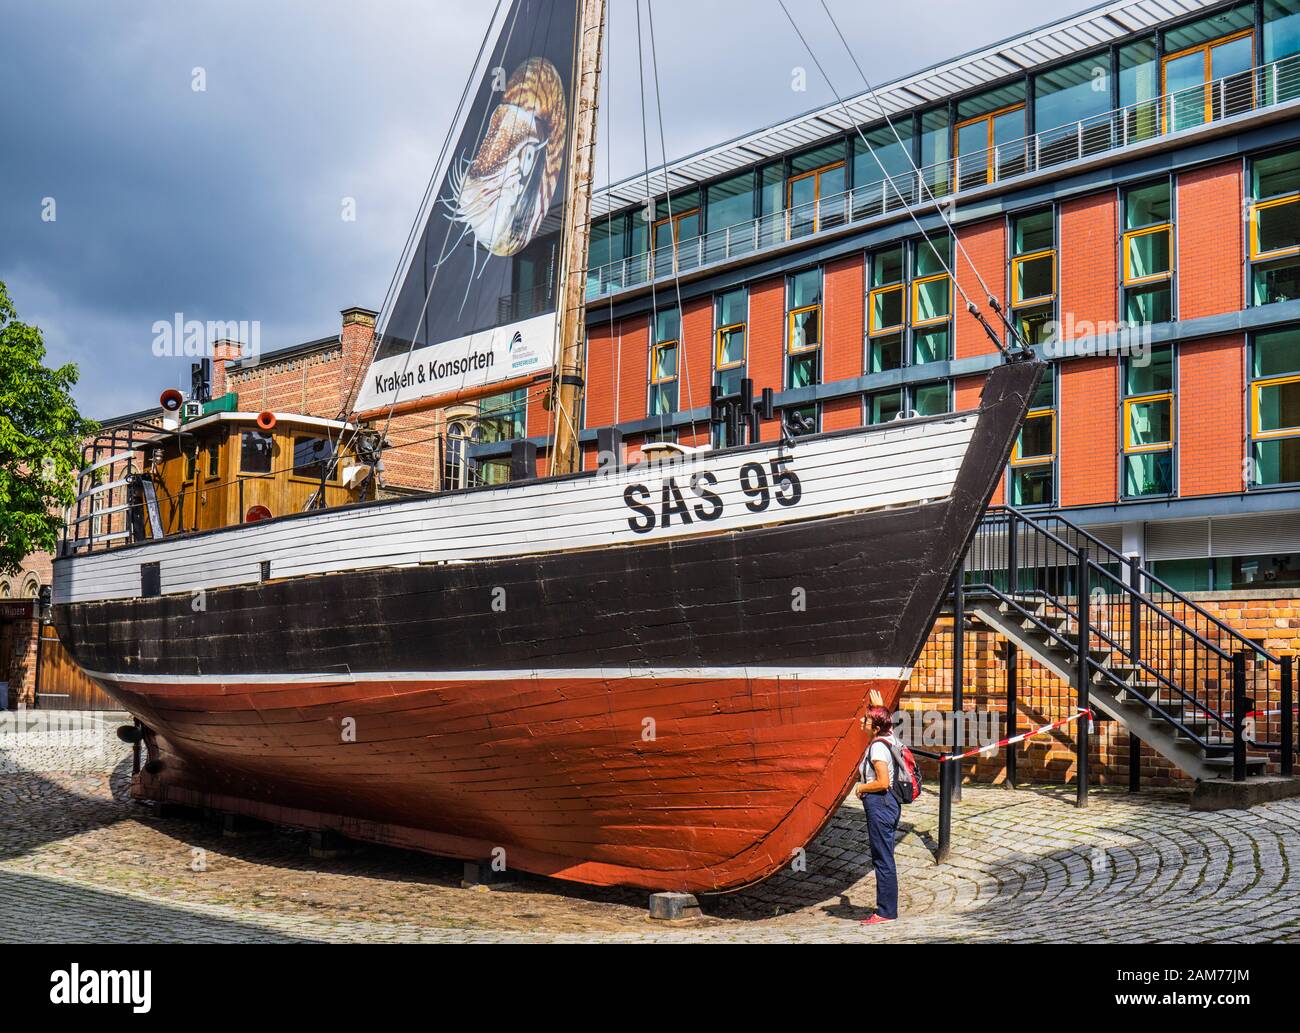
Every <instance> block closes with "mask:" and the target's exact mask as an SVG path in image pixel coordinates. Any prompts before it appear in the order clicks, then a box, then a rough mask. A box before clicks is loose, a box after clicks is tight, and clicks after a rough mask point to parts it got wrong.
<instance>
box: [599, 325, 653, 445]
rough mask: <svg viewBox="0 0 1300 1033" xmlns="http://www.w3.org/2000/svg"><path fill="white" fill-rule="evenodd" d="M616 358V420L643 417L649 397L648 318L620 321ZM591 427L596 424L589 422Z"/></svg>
mask: <svg viewBox="0 0 1300 1033" xmlns="http://www.w3.org/2000/svg"><path fill="white" fill-rule="evenodd" d="M621 330H622V332H621V333H620V335H619V339H618V355H617V356H616V357H615V367H616V368H615V377H616V382H617V384H618V405H617V409H616V413H615V415H616V416H617V419H618V422H619V423H630V422H631V421H633V420H642V419H645V415H646V409H647V407H648V404H649V400H650V317H649V316H637V317H636V318H634V319H627V320H624V321H623V324H622V328H621ZM592 426H596V425H595V424H592Z"/></svg>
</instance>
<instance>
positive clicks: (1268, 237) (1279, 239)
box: [1249, 150, 1300, 305]
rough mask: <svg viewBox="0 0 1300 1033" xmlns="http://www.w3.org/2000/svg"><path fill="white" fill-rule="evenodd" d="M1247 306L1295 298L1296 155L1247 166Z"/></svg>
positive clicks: (1299, 192) (1299, 188)
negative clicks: (1248, 241) (1248, 254)
mask: <svg viewBox="0 0 1300 1033" xmlns="http://www.w3.org/2000/svg"><path fill="white" fill-rule="evenodd" d="M1250 192H1251V205H1250V243H1249V248H1250V283H1251V290H1250V300H1251V304H1252V305H1272V304H1275V303H1277V302H1279V301H1291V300H1293V299H1294V298H1300V150H1293V151H1283V152H1281V153H1278V154H1270V155H1266V156H1264V157H1260V158H1254V159H1252V161H1251V163H1250Z"/></svg>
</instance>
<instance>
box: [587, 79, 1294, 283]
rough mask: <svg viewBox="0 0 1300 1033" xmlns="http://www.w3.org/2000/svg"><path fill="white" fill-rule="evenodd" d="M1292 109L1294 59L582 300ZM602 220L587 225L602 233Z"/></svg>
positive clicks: (665, 259)
mask: <svg viewBox="0 0 1300 1033" xmlns="http://www.w3.org/2000/svg"><path fill="white" fill-rule="evenodd" d="M1297 100H1300V55H1294V56H1291V57H1287V58H1283V59H1282V60H1279V61H1272V62H1269V63H1268V64H1263V65H1259V66H1258V67H1255V68H1251V69H1247V70H1244V71H1241V72H1237V73H1234V74H1232V75H1226V76H1223V77H1221V78H1218V79H1214V80H1210V81H1208V82H1205V83H1203V84H1198V85H1195V86H1191V87H1187V88H1186V89H1181V90H1175V91H1171V92H1169V93H1165V94H1163V95H1159V96H1154V97H1151V98H1150V99H1147V100H1140V101H1137V102H1136V103H1133V104H1128V105H1125V106H1123V107H1120V108H1115V109H1113V110H1111V111H1106V112H1103V113H1100V114H1095V115H1089V116H1087V117H1085V118H1081V119H1078V120H1076V121H1074V122H1069V123H1067V124H1065V125H1060V126H1055V127H1053V128H1050V129H1044V130H1041V131H1039V132H1036V133H1034V134H1032V135H1030V136H1025V137H1021V138H1019V139H1016V140H1010V141H1003V142H1001V143H998V144H996V145H994V146H992V147H988V148H985V149H983V150H977V151H970V152H965V153H958V154H955V155H952V156H950V157H945V158H944V159H943V160H941V161H937V162H933V163H931V164H928V165H925V166H922V167H921V168H920V169H908V170H907V171H904V172H899V173H896V174H892V175H882V176H881V177H879V178H876V179H873V180H871V181H869V182H867V183H864V184H861V185H858V186H855V187H854V188H853V189H851V190H845V191H842V192H840V193H835V194H831V195H828V196H826V197H822V198H819V199H817V200H815V201H810V202H808V203H806V204H802V205H796V206H793V207H790V208H785V209H783V210H781V211H777V212H772V213H769V214H765V215H762V216H759V217H757V218H754V219H751V220H748V221H746V222H741V223H737V224H735V225H731V226H725V227H720V228H718V229H713V230H709V231H707V232H705V233H703V234H700V235H698V236H695V237H690V238H685V239H682V240H678V241H675V242H674V243H673V244H672V245H670V246H665V247H662V248H659V249H657V250H654V251H647V252H643V253H642V254H639V255H634V256H632V257H630V258H623V259H618V260H615V261H613V262H608V263H605V264H603V265H597V266H593V267H592V268H591V269H590V271H589V273H588V278H587V298H588V300H592V299H595V298H600V297H605V296H607V295H610V294H615V293H618V292H619V291H623V290H627V289H629V288H632V287H636V286H640V285H642V284H648V283H650V282H651V281H656V280H661V279H665V278H670V277H673V276H677V275H681V274H682V273H687V272H691V271H693V270H696V269H701V268H704V267H706V266H711V265H714V264H717V263H722V262H728V261H731V260H733V259H736V258H741V257H744V256H746V255H750V254H754V253H757V252H760V251H763V250H765V249H766V248H769V247H773V246H777V245H782V244H787V243H789V242H791V241H794V240H798V239H800V238H804V237H813V236H817V235H820V234H822V233H826V232H830V231H832V230H835V229H838V228H840V227H843V226H847V225H852V224H855V223H859V222H864V221H866V220H870V219H876V218H880V217H882V216H886V215H889V214H890V213H893V212H896V211H897V212H901V211H903V210H905V209H906V208H908V207H913V206H923V205H927V204H938V203H940V202H942V201H945V200H952V199H956V198H959V197H961V196H962V195H963V194H966V193H969V192H971V191H973V190H977V189H981V188H987V187H989V186H992V185H996V184H999V183H1002V182H1004V181H1007V180H1012V179H1017V178H1019V177H1022V176H1027V175H1032V174H1035V173H1038V172H1042V171H1045V170H1049V169H1053V168H1056V167H1058V166H1065V165H1068V164H1070V163H1071V162H1076V161H1081V160H1085V159H1089V158H1093V157H1095V156H1097V155H1101V154H1105V153H1107V152H1110V151H1118V150H1122V149H1123V148H1126V147H1129V146H1131V145H1133V144H1140V143H1145V142H1147V141H1150V140H1154V139H1158V138H1161V137H1167V136H1172V135H1175V134H1179V133H1184V132H1189V131H1194V130H1197V129H1201V128H1204V127H1206V126H1210V125H1214V124H1217V123H1220V122H1223V121H1224V120H1226V119H1229V118H1233V117H1235V116H1238V115H1243V114H1247V113H1249V112H1253V111H1259V110H1262V109H1264V108H1268V107H1273V106H1275V105H1282V104H1289V103H1294V102H1295V101H1297ZM600 222H601V218H600V217H599V216H598V217H596V218H595V219H593V225H597V226H598V225H600Z"/></svg>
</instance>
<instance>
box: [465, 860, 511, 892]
mask: <svg viewBox="0 0 1300 1033" xmlns="http://www.w3.org/2000/svg"><path fill="white" fill-rule="evenodd" d="M514 881H515V874H514V872H512V871H509V870H505V871H501V870H498V869H496V868H494V867H493V866H492V862H491V861H466V862H465V871H464V874H463V875H462V876H461V880H460V886H461V889H466V890H471V889H489V888H490V887H492V886H501V885H503V884H505V883H507V882H514Z"/></svg>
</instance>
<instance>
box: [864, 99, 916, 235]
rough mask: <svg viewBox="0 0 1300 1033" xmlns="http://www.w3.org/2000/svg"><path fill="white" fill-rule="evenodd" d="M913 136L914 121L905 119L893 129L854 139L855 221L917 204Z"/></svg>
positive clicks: (883, 129)
mask: <svg viewBox="0 0 1300 1033" xmlns="http://www.w3.org/2000/svg"><path fill="white" fill-rule="evenodd" d="M895 131H897V134H898V135H897V136H895V135H894V134H895ZM913 134H914V130H913V126H912V119H910V118H902V119H897V120H895V122H894V127H893V129H891V128H890V127H889V126H888V125H884V126H877V127H876V128H875V129H870V130H867V131H866V132H865V133H864V134H863V136H859V137H854V140H853V216H854V218H858V219H860V218H865V217H867V216H869V215H875V214H878V213H880V212H882V211H892V210H894V209H896V208H902V207H903V206H904V204H915V203H916V200H917V196H916V194H917V186H916V177H915V173H914V172H913V169H912V147H913V144H914V135H913ZM863 137H865V138H866V139H865V140H864V139H863ZM886 180H888V182H886Z"/></svg>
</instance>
